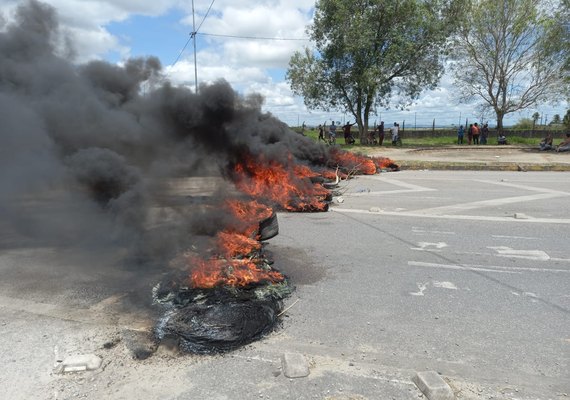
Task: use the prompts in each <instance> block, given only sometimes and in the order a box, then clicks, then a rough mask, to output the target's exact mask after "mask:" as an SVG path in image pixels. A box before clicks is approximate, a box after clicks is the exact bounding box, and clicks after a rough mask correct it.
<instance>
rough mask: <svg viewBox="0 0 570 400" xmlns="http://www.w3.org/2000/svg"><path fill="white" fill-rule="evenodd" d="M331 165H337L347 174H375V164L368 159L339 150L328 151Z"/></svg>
mask: <svg viewBox="0 0 570 400" xmlns="http://www.w3.org/2000/svg"><path fill="white" fill-rule="evenodd" d="M330 156H331V162H330V163H331V164H333V165H338V166H340V167H341V168H343V169H344V170H345V171H347V172H352V173H355V174H364V175H374V174H375V173H376V172H377V168H376V163H375V162H374V160H373V159H372V158H370V157H367V156H363V155H360V154H355V153H351V152H349V151H343V150H339V149H332V150H331V151H330Z"/></svg>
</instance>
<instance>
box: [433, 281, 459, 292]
mask: <svg viewBox="0 0 570 400" xmlns="http://www.w3.org/2000/svg"><path fill="white" fill-rule="evenodd" d="M432 283H433V286H435V287H438V288H443V289H451V290H457V286H455V284H454V283H453V282H447V281H444V282H438V281H433V282H432Z"/></svg>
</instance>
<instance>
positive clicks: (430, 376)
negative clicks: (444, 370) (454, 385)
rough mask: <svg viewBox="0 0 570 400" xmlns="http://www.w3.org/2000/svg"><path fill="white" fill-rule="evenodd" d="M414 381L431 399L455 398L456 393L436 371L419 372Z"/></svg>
mask: <svg viewBox="0 0 570 400" xmlns="http://www.w3.org/2000/svg"><path fill="white" fill-rule="evenodd" d="M412 381H413V382H414V383H415V384H416V386H417V387H418V389H420V390H421V391H422V393H423V394H425V396H426V397H427V398H428V399H429V400H454V399H455V395H454V394H453V391H452V390H451V388H450V387H449V385H448V384H447V383H446V382H445V381H444V380H443V379H442V378H441V376H439V374H438V373H437V372H435V371H423V372H418V373H416V374H415V375H414V376H413V377H412Z"/></svg>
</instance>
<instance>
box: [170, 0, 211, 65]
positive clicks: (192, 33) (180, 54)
mask: <svg viewBox="0 0 570 400" xmlns="http://www.w3.org/2000/svg"><path fill="white" fill-rule="evenodd" d="M215 1H216V0H212V2H211V3H210V6H209V7H208V10H207V11H206V14H204V18H202V21H201V22H200V24H199V25H198V28H196V30H195V31H194V32H190V37H189V38H188V40H187V41H186V43H185V44H184V47H183V48H182V50H180V53H178V57H176V60H174V62H173V63H172V66H173V67H174V66H175V65H176V63H177V62H178V60H180V57H181V56H182V53H184V50H186V47H187V46H188V43H190V40H192V39H193V38H194V36H196V34H197V33H198V31H199V30H200V27H201V26H202V24H203V23H204V21H205V20H206V17H207V16H208V14H209V13H210V10H211V9H212V6H213V5H214V2H215Z"/></svg>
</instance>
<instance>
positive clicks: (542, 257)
mask: <svg viewBox="0 0 570 400" xmlns="http://www.w3.org/2000/svg"><path fill="white" fill-rule="evenodd" d="M487 248H488V249H491V250H495V251H496V252H497V253H498V254H495V256H497V257H509V258H523V259H525V260H536V261H548V260H550V256H549V255H548V254H546V253H545V252H544V251H542V250H515V249H511V248H510V247H507V246H497V247H492V246H491V247H487Z"/></svg>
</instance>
